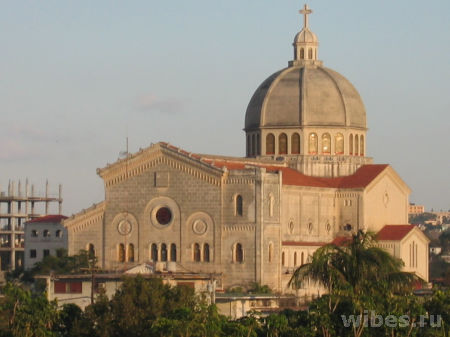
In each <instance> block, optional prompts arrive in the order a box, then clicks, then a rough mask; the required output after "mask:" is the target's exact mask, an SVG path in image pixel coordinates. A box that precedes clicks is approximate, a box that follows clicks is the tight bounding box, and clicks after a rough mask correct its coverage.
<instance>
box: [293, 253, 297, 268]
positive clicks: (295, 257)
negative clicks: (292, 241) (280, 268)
mask: <svg viewBox="0 0 450 337" xmlns="http://www.w3.org/2000/svg"><path fill="white" fill-rule="evenodd" d="M294 267H297V252H295V253H294Z"/></svg>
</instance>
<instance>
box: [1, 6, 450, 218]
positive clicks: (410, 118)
mask: <svg viewBox="0 0 450 337" xmlns="http://www.w3.org/2000/svg"><path fill="white" fill-rule="evenodd" d="M308 4H309V6H310V7H311V8H312V9H313V11H314V13H313V14H312V15H311V16H310V27H311V29H312V30H313V31H314V32H315V33H316V34H317V35H318V37H319V41H320V47H319V58H320V59H321V60H323V61H324V65H325V66H327V67H330V68H332V69H334V70H336V71H338V72H340V73H341V74H343V75H344V76H345V77H347V78H348V79H349V80H350V81H351V82H352V83H353V84H354V85H355V87H356V88H357V89H358V91H359V92H360V94H361V96H362V98H363V101H364V103H365V106H366V110H367V121H368V127H369V132H368V137H367V153H368V155H369V156H371V157H373V158H374V161H375V162H376V163H389V164H391V165H392V166H393V167H394V169H395V170H396V171H397V172H398V173H399V174H400V176H401V177H402V178H403V179H404V180H405V182H406V183H407V184H408V185H409V186H410V187H411V189H412V190H413V192H412V195H411V198H410V200H411V201H412V202H416V203H419V204H424V205H425V206H426V208H427V209H431V208H434V209H435V210H437V209H445V210H447V209H449V208H450V137H449V132H450V14H449V13H450V1H448V0H434V1H427V2H424V1H418V0H417V1H416V0H396V1H392V0H390V1H388V0H379V1H356V0H354V1H350V0H348V1H336V0H328V1H318V0H315V1H310V2H309V3H308ZM302 6H303V2H299V1H293V0H281V1H280V0H277V1H275V0H272V1H264V0H263V1H261V0H258V1H256V0H251V1H250V0H249V1H243V0H239V1H237V0H226V1H211V0H194V1H160V0H159V1H148V0H147V1H116V2H113V1H79V0H77V1H59V0H58V1H56V0H55V1H2V2H1V4H0V48H1V52H0V116H1V122H0V123H1V133H0V185H1V187H0V190H2V191H4V190H6V188H7V184H8V180H9V179H14V180H16V181H17V180H18V179H22V180H23V181H24V180H25V178H27V177H28V179H29V180H30V181H31V182H33V183H34V184H35V185H36V190H43V189H44V185H45V180H46V179H47V178H48V180H49V182H50V185H51V186H52V190H53V191H56V188H57V184H59V183H62V184H63V197H64V205H63V211H64V213H65V214H71V213H74V212H78V211H80V210H81V209H82V208H87V207H89V206H90V205H91V204H92V203H94V202H99V201H101V200H103V197H104V191H103V183H102V180H101V179H100V177H98V176H97V174H96V168H98V167H104V166H105V165H106V164H107V163H108V162H109V163H111V162H114V161H115V160H116V159H117V158H118V154H119V152H120V151H123V150H124V149H125V138H126V136H127V135H128V136H129V141H130V151H131V152H135V151H137V150H138V149H139V148H140V147H142V148H144V147H147V146H149V145H150V143H156V142H158V141H168V142H170V143H172V144H174V145H177V146H180V147H182V148H184V149H186V150H188V151H192V152H200V153H214V154H226V155H236V156H243V155H244V152H245V144H244V141H245V138H244V132H243V131H242V129H243V127H244V116H245V110H246V107H247V104H248V102H249V100H250V97H251V95H252V94H253V92H254V91H255V89H256V88H257V86H258V85H259V84H260V83H261V82H262V81H263V80H264V79H265V78H266V77H268V76H269V75H270V74H272V73H273V72H275V71H277V70H279V69H281V68H284V67H285V66H286V65H287V62H288V61H289V60H291V59H292V55H293V50H292V41H293V38H294V36H295V34H296V33H297V32H298V31H299V30H300V27H301V17H300V15H299V14H298V10H299V9H300V8H301V7H302Z"/></svg>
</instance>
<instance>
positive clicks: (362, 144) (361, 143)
mask: <svg viewBox="0 0 450 337" xmlns="http://www.w3.org/2000/svg"><path fill="white" fill-rule="evenodd" d="M359 154H360V155H361V156H364V136H363V135H361V137H360V138H359Z"/></svg>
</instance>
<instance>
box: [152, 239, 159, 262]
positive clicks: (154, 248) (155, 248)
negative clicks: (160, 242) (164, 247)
mask: <svg viewBox="0 0 450 337" xmlns="http://www.w3.org/2000/svg"><path fill="white" fill-rule="evenodd" d="M150 258H151V260H152V261H153V262H156V261H158V246H157V245H156V243H153V244H152V249H151V255H150Z"/></svg>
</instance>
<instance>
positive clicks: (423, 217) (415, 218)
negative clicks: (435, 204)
mask: <svg viewBox="0 0 450 337" xmlns="http://www.w3.org/2000/svg"><path fill="white" fill-rule="evenodd" d="M430 220H436V214H433V213H428V212H424V213H421V214H410V215H409V217H408V223H413V224H424V223H425V221H430Z"/></svg>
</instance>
